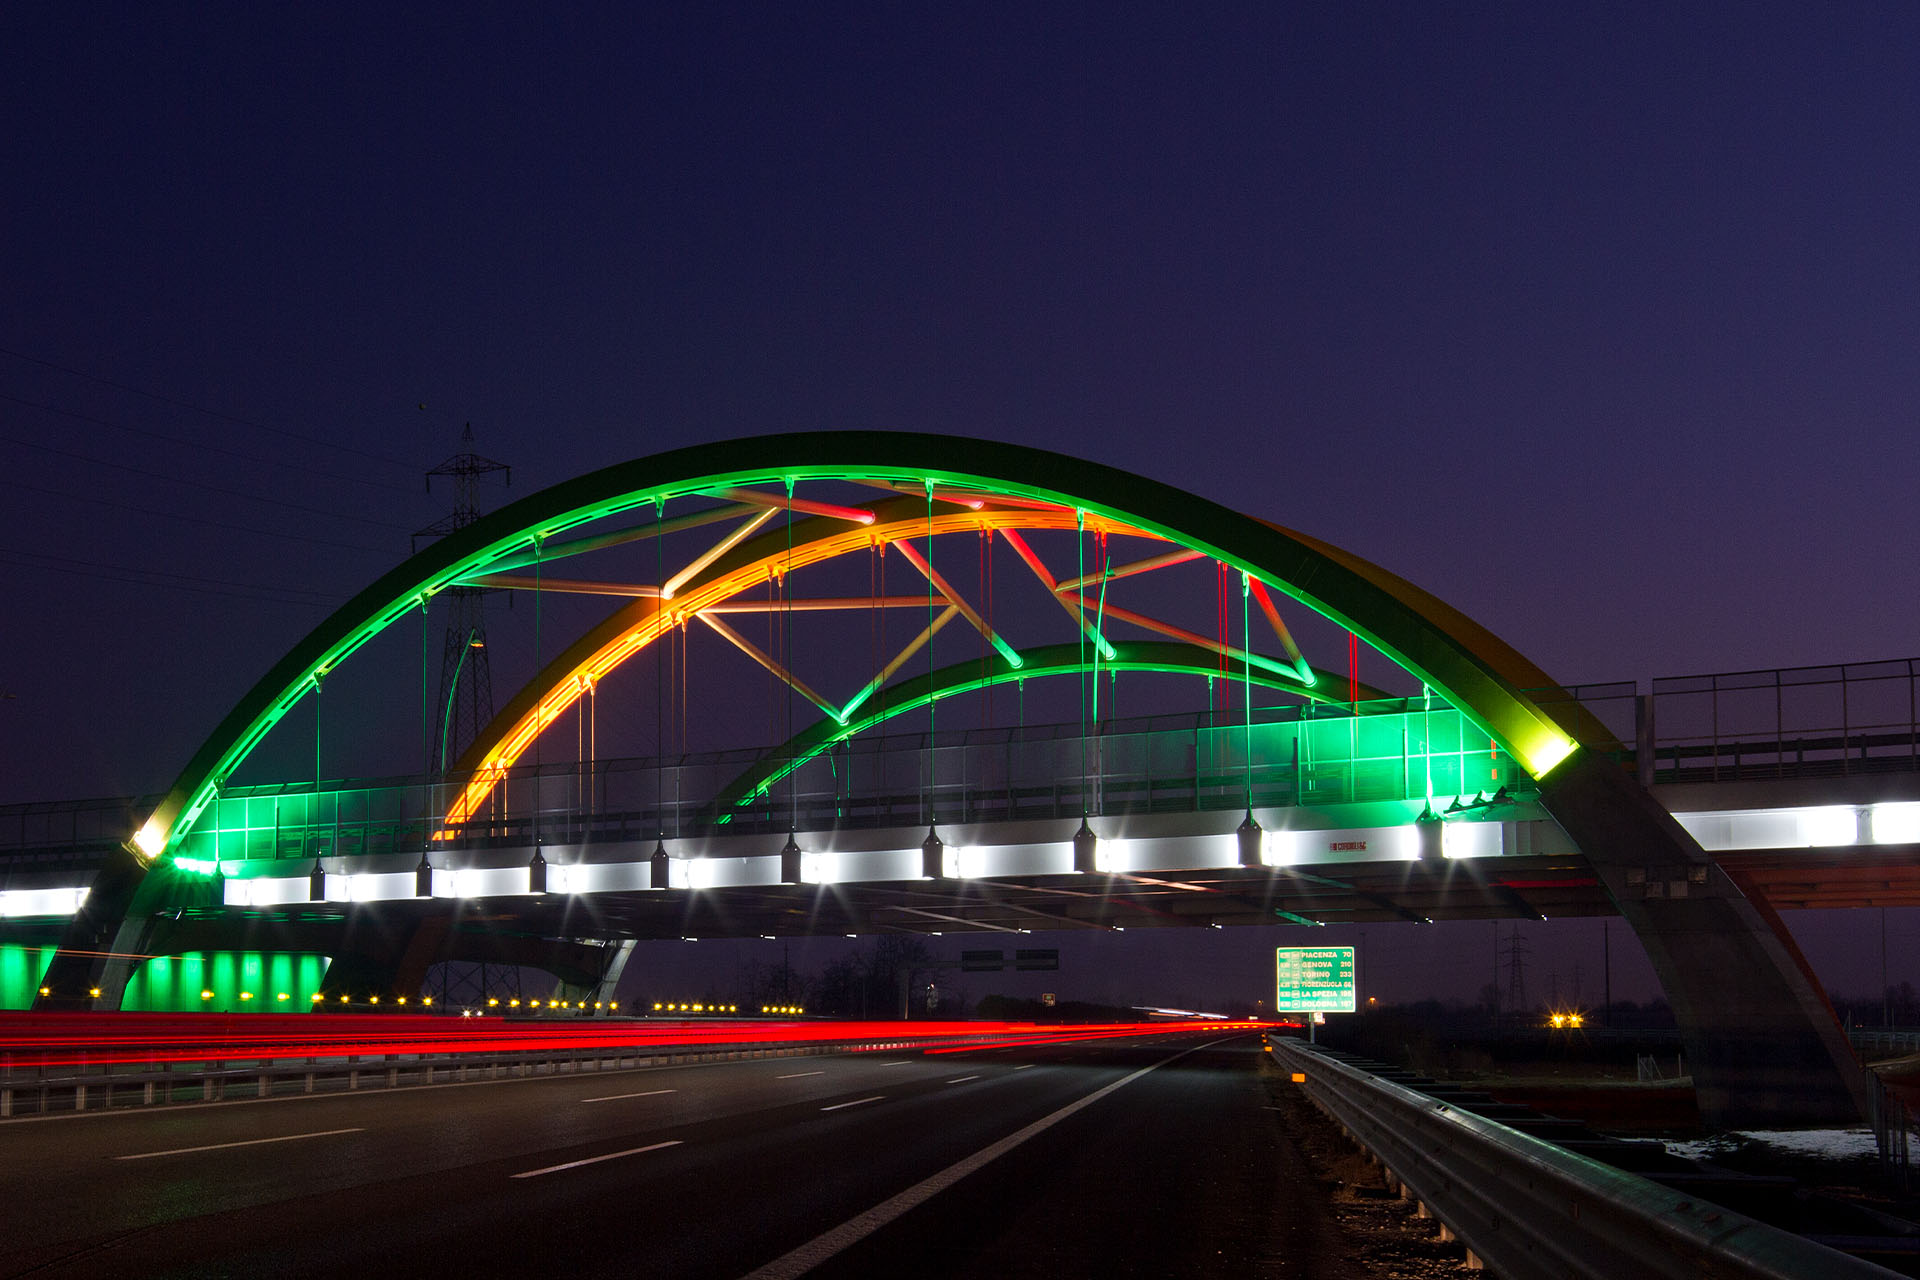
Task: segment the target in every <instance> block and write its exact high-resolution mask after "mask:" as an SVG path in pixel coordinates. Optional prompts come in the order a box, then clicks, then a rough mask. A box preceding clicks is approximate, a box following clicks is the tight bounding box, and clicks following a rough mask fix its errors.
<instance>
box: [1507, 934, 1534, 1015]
mask: <svg viewBox="0 0 1920 1280" xmlns="http://www.w3.org/2000/svg"><path fill="white" fill-rule="evenodd" d="M1504 950H1505V952H1506V962H1507V1007H1508V1008H1510V1009H1512V1010H1513V1011H1514V1012H1515V1013H1517V1014H1520V1015H1521V1016H1523V1017H1524V1016H1525V1015H1526V1014H1527V1012H1528V1011H1529V1009H1528V1003H1527V956H1528V954H1529V953H1530V952H1531V951H1532V947H1531V946H1529V945H1528V943H1527V940H1526V939H1525V938H1524V937H1522V936H1520V934H1519V933H1518V932H1515V933H1514V934H1513V936H1512V937H1510V938H1508V939H1507V941H1506V945H1505V948H1504Z"/></svg>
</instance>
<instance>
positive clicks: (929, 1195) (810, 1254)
mask: <svg viewBox="0 0 1920 1280" xmlns="http://www.w3.org/2000/svg"><path fill="white" fill-rule="evenodd" d="M1224 1043H1226V1042H1225V1041H1224V1040H1209V1041H1208V1042H1207V1043H1206V1044H1199V1045H1195V1046H1194V1047H1193V1048H1191V1049H1186V1050H1183V1051H1182V1052H1180V1053H1176V1054H1173V1055H1171V1056H1169V1057H1165V1058H1162V1059H1161V1060H1160V1061H1158V1062H1156V1063H1154V1064H1153V1065H1152V1066H1148V1067H1142V1068H1140V1069H1139V1070H1138V1071H1136V1072H1134V1073H1133V1074H1132V1075H1130V1076H1122V1077H1121V1078H1120V1079H1118V1080H1115V1081H1114V1082H1113V1083H1112V1084H1110V1085H1107V1086H1105V1087H1103V1088H1099V1089H1095V1090H1094V1091H1093V1092H1092V1093H1090V1094H1088V1095H1087V1096H1086V1097H1084V1098H1081V1099H1079V1100H1078V1101H1076V1102H1069V1103H1068V1104H1067V1105H1066V1106H1064V1107H1061V1108H1060V1109H1059V1110H1058V1111H1055V1112H1054V1113H1053V1114H1051V1115H1046V1116H1042V1117H1040V1119H1038V1120H1035V1121H1034V1122H1033V1123H1032V1124H1030V1125H1028V1126H1027V1127H1026V1128H1024V1129H1022V1130H1020V1131H1019V1132H1018V1133H1013V1134H1009V1135H1008V1136H1006V1137H1004V1138H1002V1139H1000V1141H998V1142H996V1143H994V1144H993V1145H992V1146H990V1147H982V1148H981V1149H980V1150H978V1151H976V1152H974V1153H973V1154H972V1155H970V1156H968V1157H967V1158H966V1159H965V1160H962V1161H960V1163H958V1164H954V1165H949V1166H948V1167H946V1168H945V1169H942V1170H941V1171H940V1172H939V1173H936V1174H934V1175H933V1176H932V1177H931V1178H928V1179H927V1180H926V1181H924V1182H917V1183H915V1184H914V1185H913V1186H911V1187H908V1188H907V1189H906V1190H905V1191H902V1192H901V1193H900V1194H899V1195H897V1196H895V1197H893V1199H891V1200H884V1201H882V1202H881V1203H879V1204H877V1205H875V1206H874V1207H873V1208H871V1209H869V1210H867V1211H866V1212H865V1213H863V1214H861V1215H860V1216H859V1217H857V1218H850V1219H848V1220H847V1221H846V1222H843V1223H841V1224H840V1225H839V1226H837V1227H835V1228H834V1229H833V1230H831V1231H829V1232H827V1233H825V1234H824V1235H819V1236H815V1237H814V1238H813V1239H812V1240H809V1241H808V1242H807V1243H805V1244H803V1245H801V1246H800V1247H799V1248H798V1249H795V1250H794V1251H793V1252H792V1253H789V1254H786V1255H784V1256H782V1257H778V1258H775V1259H774V1260H773V1261H772V1262H769V1263H768V1264H767V1265H766V1266H764V1267H761V1268H760V1269H759V1270H758V1271H755V1272H752V1273H750V1274H749V1275H747V1276H746V1277H745V1280H794V1278H795V1277H796V1276H803V1275H805V1274H806V1273H807V1272H809V1271H811V1270H813V1269H814V1268H815V1267H817V1266H819V1265H820V1264H821V1263H823V1262H825V1261H826V1260H827V1259H828V1258H831V1257H832V1256H833V1255H834V1254H836V1253H839V1252H840V1251H841V1250H842V1249H845V1248H846V1247H847V1246H849V1245H852V1244H858V1243H859V1242H860V1241H862V1240H864V1239H866V1238H867V1237H868V1236H870V1235H872V1234H873V1233H874V1232H876V1231H878V1230H879V1229H880V1228H882V1227H884V1226H886V1225H887V1224H888V1223H889V1222H892V1221H893V1220H894V1219H895V1218H898V1217H899V1216H900V1215H902V1214H904V1213H906V1212H907V1211H908V1210H909V1209H913V1208H916V1207H918V1206H920V1205H922V1204H925V1203H926V1202H927V1201H929V1200H931V1199H933V1197H935V1196H937V1195H939V1194H940V1193H941V1192H942V1191H945V1190H946V1189H947V1188H948V1187H950V1186H952V1185H953V1184H954V1183H956V1182H958V1181H960V1179H962V1178H964V1177H966V1176H967V1175H968V1174H970V1173H972V1172H973V1171H974V1170H976V1169H979V1168H981V1167H982V1166H984V1165H987V1164H990V1163H992V1162H993V1161H995V1160H998V1159H999V1158H1000V1157H1001V1156H1003V1155H1005V1154H1007V1152H1009V1151H1011V1150H1013V1149H1014V1148H1015V1147H1017V1146H1019V1145H1020V1144H1021V1143H1023V1142H1025V1141H1026V1140H1027V1139H1028V1138H1031V1137H1033V1136H1034V1135H1035V1134H1038V1133H1040V1132H1041V1131H1043V1130H1045V1129H1049V1128H1052V1127H1053V1126H1054V1125H1056V1124H1059V1123H1060V1122H1061V1121H1062V1120H1065V1119H1066V1118H1067V1117H1068V1116H1070V1115H1072V1114H1073V1113H1074V1112H1076V1111H1078V1110H1080V1109H1081V1108H1082V1107H1090V1106H1092V1105H1093V1104H1094V1103H1096V1102H1098V1101H1100V1099H1102V1098H1104V1097H1106V1096H1107V1095H1108V1094H1110V1093H1112V1092H1113V1091H1114V1090H1116V1089H1124V1088H1125V1087H1126V1086H1128V1085H1130V1084H1132V1083H1133V1082H1134V1081H1135V1080H1138V1079H1139V1078H1140V1077H1141V1076H1144V1075H1146V1074H1147V1073H1148V1072H1149V1071H1153V1070H1156V1069H1158V1068H1160V1067H1164V1066H1166V1065H1167V1064H1168V1063H1169V1062H1178V1061H1179V1060H1180V1059H1182V1058H1184V1057H1186V1056H1187V1054H1189V1053H1198V1052H1199V1051H1200V1050H1202V1049H1207V1048H1211V1047H1212V1046H1214V1045H1216V1044H1224Z"/></svg>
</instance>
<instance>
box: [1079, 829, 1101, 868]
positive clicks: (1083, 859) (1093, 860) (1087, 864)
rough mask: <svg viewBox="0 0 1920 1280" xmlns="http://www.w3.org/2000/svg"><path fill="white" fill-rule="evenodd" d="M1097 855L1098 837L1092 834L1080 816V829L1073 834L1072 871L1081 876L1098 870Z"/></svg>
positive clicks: (1091, 830) (1098, 848) (1098, 851)
mask: <svg viewBox="0 0 1920 1280" xmlns="http://www.w3.org/2000/svg"><path fill="white" fill-rule="evenodd" d="M1099 853H1100V837H1099V836H1097V835H1095V834H1093V828H1092V827H1090V826H1088V825H1087V820H1086V818H1085V817H1084V816H1082V817H1081V819H1080V829H1079V830H1078V831H1076V832H1074V833H1073V869H1074V870H1075V871H1076V872H1078V873H1079V874H1081V875H1092V874H1093V872H1094V871H1095V870H1096V869H1097V868H1098V863H1099Z"/></svg>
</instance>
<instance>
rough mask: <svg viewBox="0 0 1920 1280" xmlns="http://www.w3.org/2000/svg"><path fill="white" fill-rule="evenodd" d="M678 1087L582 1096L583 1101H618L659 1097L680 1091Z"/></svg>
mask: <svg viewBox="0 0 1920 1280" xmlns="http://www.w3.org/2000/svg"><path fill="white" fill-rule="evenodd" d="M678 1092H680V1091H679V1090H678V1089H648V1090H647V1091H646V1092H645V1093H610V1094H608V1095H607V1096H606V1097H604V1098H582V1099H580V1101H582V1102H618V1101H620V1100H621V1099H622V1098H657V1097H659V1096H660V1095H661V1094H663V1093H678Z"/></svg>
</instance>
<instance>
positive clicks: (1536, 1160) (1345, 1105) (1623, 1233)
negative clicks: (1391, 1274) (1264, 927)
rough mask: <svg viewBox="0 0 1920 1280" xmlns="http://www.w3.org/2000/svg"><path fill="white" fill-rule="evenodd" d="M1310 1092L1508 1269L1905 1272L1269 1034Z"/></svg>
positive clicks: (1566, 1272) (1840, 1276) (1410, 1193)
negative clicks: (1674, 1187)
mask: <svg viewBox="0 0 1920 1280" xmlns="http://www.w3.org/2000/svg"><path fill="white" fill-rule="evenodd" d="M1268 1043H1269V1044H1270V1045H1271V1047H1272V1049H1273V1052H1274V1056H1275V1058H1276V1059H1278V1060H1279V1062H1280V1063H1281V1064H1282V1065H1283V1066H1285V1067H1286V1068H1287V1069H1289V1070H1290V1071H1291V1072H1293V1073H1295V1074H1296V1075H1298V1076H1302V1077H1304V1080H1303V1082H1302V1083H1303V1084H1304V1087H1305V1088H1306V1091H1307V1096H1308V1097H1309V1098H1311V1099H1312V1100H1313V1102H1314V1104H1315V1105H1316V1106H1318V1107H1319V1108H1320V1109H1321V1110H1322V1111H1324V1112H1326V1113H1327V1114H1328V1115H1329V1116H1331V1117H1332V1118H1333V1120H1334V1121H1335V1122H1336V1123H1338V1124H1339V1125H1340V1126H1341V1127H1342V1128H1343V1129H1345V1130H1346V1132H1347V1134H1348V1135H1349V1136H1350V1137H1352V1138H1353V1140H1354V1141H1355V1142H1357V1143H1359V1144H1360V1146H1362V1147H1363V1148H1365V1149H1366V1150H1367V1151H1368V1152H1370V1153H1371V1154H1372V1155H1373V1156H1374V1158H1375V1159H1377V1160H1379V1161H1380V1163H1381V1164H1382V1165H1383V1166H1384V1167H1385V1168H1386V1169H1387V1171H1388V1173H1389V1174H1390V1175H1391V1179H1392V1180H1393V1181H1394V1182H1397V1183H1398V1184H1400V1189H1401V1194H1402V1195H1404V1196H1406V1197H1407V1198H1409V1199H1412V1200H1414V1201H1416V1202H1417V1203H1418V1204H1420V1205H1421V1206H1422V1207H1423V1208H1424V1209H1425V1211H1426V1212H1427V1213H1429V1214H1430V1215H1431V1216H1433V1217H1435V1218H1437V1219H1439V1221H1440V1222H1441V1224H1442V1225H1443V1226H1445V1227H1446V1229H1447V1230H1448V1231H1449V1232H1451V1233H1452V1234H1453V1236H1455V1237H1457V1238H1458V1239H1459V1240H1460V1241H1461V1242H1462V1243H1463V1244H1464V1245H1465V1246H1466V1247H1467V1249H1468V1250H1469V1251H1470V1253H1471V1254H1472V1258H1473V1260H1474V1261H1477V1262H1478V1263H1480V1264H1482V1265H1484V1266H1486V1267H1488V1268H1491V1269H1492V1270H1493V1271H1494V1272H1496V1273H1497V1274H1499V1275H1500V1276H1502V1277H1505V1278H1506V1280H1533V1278H1534V1277H1540V1278H1541V1280H1545V1278H1547V1277H1555V1278H1560V1277H1568V1276H1575V1277H1591V1278H1592V1280H1613V1278H1614V1277H1619V1276H1636V1277H1640V1276H1647V1277H1671V1278H1672V1280H1703V1278H1706V1277H1727V1278H1729V1280H1730V1278H1732V1277H1743V1278H1747V1280H1806V1278H1807V1277H1816V1276H1817V1277H1821V1278H1822V1280H1848V1278H1850V1277H1860V1278H1862V1280H1865V1278H1866V1277H1887V1276H1893V1275H1895V1274H1897V1273H1895V1272H1892V1271H1888V1270H1886V1269H1885V1268H1883V1267H1878V1266H1875V1265H1874V1264H1872V1263H1870V1262H1863V1261H1861V1260H1860V1259H1858V1258H1854V1257H1850V1256H1849V1255H1847V1254H1844V1253H1840V1252H1838V1251H1837V1250H1834V1249H1829V1248H1827V1247H1826V1246H1825V1245H1821V1244H1816V1243H1814V1242H1813V1241H1811V1240H1806V1239H1803V1238H1801V1237H1799V1236H1796V1235H1793V1234H1791V1233H1790V1232H1787V1231H1783V1230H1781V1229H1780V1228H1778V1227H1773V1226H1769V1225H1767V1224H1766V1223H1763V1222H1757V1221H1755V1220H1754V1219H1752V1218H1748V1217H1745V1216H1744V1215H1741V1214H1738V1213H1734V1212H1732V1211H1731V1210H1728V1209H1722V1208H1720V1207H1719V1206H1717V1205H1714V1204H1711V1203H1708V1202H1706V1201H1703V1200H1698V1199H1693V1198H1691V1197H1688V1196H1687V1195H1685V1194H1684V1193H1681V1192H1676V1191H1673V1190H1671V1189H1669V1188H1667V1187H1663V1186H1661V1185H1659V1184H1658V1183H1655V1182H1651V1181H1649V1180H1647V1179H1645V1178H1641V1177H1638V1176H1636V1175H1634V1174H1631V1173H1626V1172H1624V1171H1622V1170H1619V1169H1615V1168H1613V1167H1612V1166H1610V1165H1605V1164H1601V1163H1600V1162H1599V1161H1597V1160H1592V1159H1589V1158H1587V1157H1585V1156H1581V1155H1578V1154H1576V1153H1574V1152H1571V1151H1566V1150H1563V1149H1561V1148H1560V1147H1557V1146H1554V1145H1553V1144H1552V1143H1549V1142H1545V1141H1542V1140H1541V1139H1539V1138H1535V1137H1532V1136H1530V1135H1528V1134H1524V1133H1520V1132H1518V1131H1517V1130H1514V1129H1510V1128H1508V1127H1507V1126H1506V1125H1503V1124H1499V1123H1497V1122H1495V1121H1492V1120H1488V1119H1485V1118H1483V1117H1481V1116H1477V1115H1473V1114H1472V1113H1470V1112H1467V1111H1463V1110H1460V1109H1459V1108H1457V1107H1455V1106H1453V1105H1451V1104H1449V1103H1448V1102H1446V1101H1443V1100H1441V1099H1438V1098H1431V1097H1428V1096H1426V1095H1424V1094H1421V1093H1417V1092H1415V1091H1414V1090H1412V1089H1408V1088H1405V1087H1403V1086H1401V1085H1397V1084H1395V1083H1393V1082H1392V1081H1389V1080H1382V1079H1379V1078H1378V1077H1376V1076H1373V1075H1370V1074H1368V1073H1367V1072H1364V1071H1361V1070H1359V1069H1357V1068H1355V1067H1351V1066H1348V1065H1347V1064H1346V1063H1343V1062H1339V1061H1337V1060H1335V1059H1333V1058H1331V1057H1328V1056H1326V1055H1325V1054H1322V1053H1321V1052H1319V1051H1318V1050H1316V1049H1313V1048H1310V1047H1308V1046H1307V1045H1304V1044H1302V1043H1300V1042H1299V1041H1297V1040H1293V1039H1290V1038H1283V1037H1275V1036H1270V1037H1269V1038H1268Z"/></svg>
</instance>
